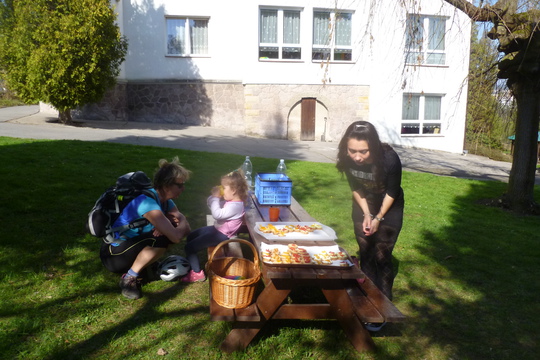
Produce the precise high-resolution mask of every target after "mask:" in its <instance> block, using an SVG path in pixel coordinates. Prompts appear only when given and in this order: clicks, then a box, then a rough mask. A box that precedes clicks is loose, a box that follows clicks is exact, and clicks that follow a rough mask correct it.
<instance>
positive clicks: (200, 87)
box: [74, 82, 369, 141]
mask: <svg viewBox="0 0 540 360" xmlns="http://www.w3.org/2000/svg"><path fill="white" fill-rule="evenodd" d="M308 97H311V98H315V99H316V100H317V114H316V122H317V124H316V127H317V131H318V136H317V138H316V140H319V139H321V140H324V141H337V140H339V138H340V137H341V134H342V132H343V131H344V130H345V128H346V127H347V126H348V125H349V124H350V123H351V122H352V121H355V120H369V87H368V86H361V85H355V86H342V85H270V84H260V85H258V84H250V85H243V84H242V83H239V82H229V83H225V82H127V83H119V84H118V85H117V86H116V87H115V88H114V89H112V90H111V91H109V92H108V93H107V95H106V96H105V97H104V100H103V101H101V102H100V103H98V104H92V105H87V106H85V107H83V108H82V109H80V110H78V111H76V112H74V117H75V118H80V119H88V120H107V121H124V122H125V121H132V122H153V123H168V124H185V125H199V126H212V127H215V128H221V129H225V128H226V129H229V130H233V131H238V132H241V133H245V134H246V135H251V136H259V137H265V138H276V139H294V140H297V136H298V134H297V133H298V131H299V130H298V129H299V128H300V112H299V106H300V104H301V101H302V98H308Z"/></svg>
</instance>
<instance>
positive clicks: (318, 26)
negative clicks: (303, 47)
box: [313, 12, 330, 45]
mask: <svg viewBox="0 0 540 360" xmlns="http://www.w3.org/2000/svg"><path fill="white" fill-rule="evenodd" d="M313 45H330V13H329V12H315V13H314V14H313Z"/></svg>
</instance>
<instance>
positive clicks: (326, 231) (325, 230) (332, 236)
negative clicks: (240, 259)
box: [254, 221, 336, 242]
mask: <svg viewBox="0 0 540 360" xmlns="http://www.w3.org/2000/svg"><path fill="white" fill-rule="evenodd" d="M268 224H272V225H274V226H275V227H276V228H278V229H281V228H283V227H285V226H286V225H293V226H296V225H300V226H310V225H313V224H317V225H320V226H321V227H322V229H321V230H314V231H313V232H310V233H308V234H303V233H300V232H290V233H287V234H285V236H278V235H274V234H272V233H264V232H262V231H261V230H260V229H259V228H260V227H261V226H265V227H266V226H268ZM254 230H255V232H256V233H257V234H259V235H261V236H263V237H264V238H265V239H267V240H276V241H283V242H291V241H292V240H310V241H329V240H330V241H332V240H336V232H335V231H334V230H333V229H332V228H330V227H328V226H326V225H323V224H321V223H319V222H316V221H312V222H270V221H266V222H256V223H255V229H254Z"/></svg>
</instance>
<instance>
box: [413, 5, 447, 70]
mask: <svg viewBox="0 0 540 360" xmlns="http://www.w3.org/2000/svg"><path fill="white" fill-rule="evenodd" d="M406 26H407V27H406V30H405V31H406V44H405V51H406V62H407V64H415V65H444V64H445V62H446V54H445V44H444V41H445V39H444V38H445V33H446V18H443V17H436V16H420V15H412V14H409V15H408V16H407V25H406Z"/></svg>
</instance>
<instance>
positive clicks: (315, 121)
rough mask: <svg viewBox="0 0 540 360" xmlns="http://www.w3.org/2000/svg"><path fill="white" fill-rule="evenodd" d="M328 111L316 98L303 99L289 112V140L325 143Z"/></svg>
mask: <svg viewBox="0 0 540 360" xmlns="http://www.w3.org/2000/svg"><path fill="white" fill-rule="evenodd" d="M327 119H328V109H327V108H326V106H324V104H323V103H321V102H320V101H319V100H317V98H314V97H304V98H302V99H301V100H300V101H298V102H296V103H295V104H294V105H293V106H292V107H291V110H290V111H289V117H288V121H287V123H288V125H287V127H288V128H287V133H288V139H289V140H302V141H325V138H326V133H327V129H326V120H327Z"/></svg>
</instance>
